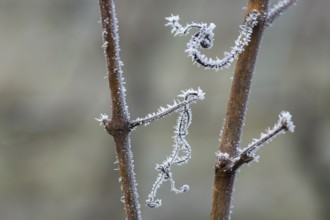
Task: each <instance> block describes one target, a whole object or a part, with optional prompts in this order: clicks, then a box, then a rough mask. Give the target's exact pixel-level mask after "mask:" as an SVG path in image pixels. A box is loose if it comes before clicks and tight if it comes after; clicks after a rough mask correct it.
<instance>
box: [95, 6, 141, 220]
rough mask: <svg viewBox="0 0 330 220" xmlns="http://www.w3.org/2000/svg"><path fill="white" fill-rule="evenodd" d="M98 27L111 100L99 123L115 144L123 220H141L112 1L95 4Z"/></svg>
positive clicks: (116, 24) (116, 25)
mask: <svg viewBox="0 0 330 220" xmlns="http://www.w3.org/2000/svg"><path fill="white" fill-rule="evenodd" d="M99 4H100V11H101V23H102V36H103V46H102V47H103V49H104V53H105V58H106V66H107V75H108V80H109V87H110V93H111V98H112V118H111V120H104V121H103V123H104V124H105V127H106V129H107V131H108V132H109V134H111V135H112V136H113V138H114V141H115V144H116V151H117V158H118V166H119V173H120V178H121V188H122V191H123V193H124V203H125V211H126V217H127V219H129V220H138V219H141V213H140V204H139V202H138V199H137V198H138V194H137V189H136V180H135V176H134V175H135V174H134V166H133V155H132V151H131V145H130V128H129V113H128V109H127V105H126V100H125V88H124V86H123V84H124V81H123V80H124V79H123V76H122V69H121V66H122V63H121V61H120V57H119V36H118V21H117V17H116V12H115V5H114V1H113V0H99Z"/></svg>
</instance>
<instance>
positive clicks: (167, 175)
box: [146, 89, 204, 208]
mask: <svg viewBox="0 0 330 220" xmlns="http://www.w3.org/2000/svg"><path fill="white" fill-rule="evenodd" d="M179 96H180V97H184V100H183V101H182V102H181V103H185V104H184V105H182V106H181V103H180V107H179V108H176V110H177V111H180V113H179V117H178V120H177V123H176V126H175V127H174V137H173V139H174V144H173V150H172V153H171V155H170V156H168V157H167V158H166V159H165V160H164V161H163V162H162V163H161V164H157V165H156V170H157V171H158V172H160V173H159V174H158V177H157V179H156V181H155V183H154V184H153V186H152V189H151V192H150V194H149V196H148V199H147V201H146V202H147V205H148V206H149V207H151V208H157V207H159V206H161V200H160V199H156V196H157V191H158V189H159V188H160V186H161V185H162V184H163V183H164V182H165V181H170V183H171V191H173V192H175V193H177V194H178V193H183V192H186V191H188V190H189V186H188V185H183V186H181V187H180V188H177V187H176V186H175V181H174V179H173V174H172V172H171V167H172V165H173V164H177V165H182V164H186V163H188V161H189V159H190V158H191V147H190V145H189V143H188V142H187V140H186V136H187V135H188V128H189V126H190V124H191V120H192V113H191V109H190V106H189V104H190V103H192V102H195V101H197V100H198V99H203V98H204V93H203V92H202V91H201V90H200V89H198V91H194V90H191V89H190V90H187V91H183V93H182V94H181V95H179ZM176 106H178V104H177V105H176ZM173 109H174V107H173V106H172V107H170V108H169V109H168V110H166V109H165V110H163V112H169V111H171V112H173V111H175V110H173Z"/></svg>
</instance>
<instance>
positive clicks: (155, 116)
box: [131, 88, 205, 128]
mask: <svg viewBox="0 0 330 220" xmlns="http://www.w3.org/2000/svg"><path fill="white" fill-rule="evenodd" d="M178 97H180V98H184V99H183V100H182V101H179V100H174V101H173V104H172V105H170V104H168V105H167V106H166V107H163V106H160V107H159V108H158V110H157V111H156V112H153V113H150V114H148V115H146V116H145V117H143V118H137V119H135V120H133V121H132V122H131V127H132V128H134V127H136V126H138V125H145V126H147V125H149V124H150V123H151V122H153V121H156V120H159V119H161V118H163V117H165V116H167V115H169V114H170V113H172V112H177V111H182V110H183V109H184V108H185V107H186V106H188V105H189V104H191V103H195V102H197V101H199V100H203V99H204V98H205V93H204V92H203V91H202V90H201V89H200V88H198V89H197V90H193V89H188V90H184V91H181V94H180V95H178ZM186 97H187V98H186Z"/></svg>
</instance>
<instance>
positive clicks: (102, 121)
mask: <svg viewBox="0 0 330 220" xmlns="http://www.w3.org/2000/svg"><path fill="white" fill-rule="evenodd" d="M95 120H96V121H98V122H100V126H102V125H105V124H106V122H107V121H108V120H109V117H108V115H107V114H102V113H101V114H100V116H99V117H98V118H95Z"/></svg>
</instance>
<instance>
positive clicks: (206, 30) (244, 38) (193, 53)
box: [165, 11, 260, 70]
mask: <svg viewBox="0 0 330 220" xmlns="http://www.w3.org/2000/svg"><path fill="white" fill-rule="evenodd" d="M259 15H260V14H259V13H258V12H257V11H253V12H250V13H249V14H248V15H247V16H246V19H245V23H244V25H241V26H240V28H241V32H240V34H239V36H238V38H237V40H236V41H235V45H234V46H233V47H232V48H231V51H230V52H225V53H224V58H222V59H219V58H216V59H212V58H208V57H206V56H205V55H204V54H202V53H201V52H200V51H199V49H201V48H205V49H210V48H212V46H213V41H214V32H213V30H214V28H215V27H216V26H215V24H213V23H210V24H209V25H208V24H206V23H191V24H187V25H186V26H182V25H181V24H180V23H179V20H180V18H179V16H178V15H177V16H174V15H172V16H170V17H166V18H165V19H166V20H167V21H168V23H166V24H165V26H170V27H172V30H171V32H172V34H174V36H177V35H179V36H184V35H187V34H188V33H189V31H190V29H192V28H197V29H199V31H198V32H196V33H195V34H193V35H192V37H191V39H190V41H189V42H188V43H187V49H186V52H187V53H188V57H192V60H194V63H197V64H199V65H202V66H204V67H205V68H206V69H214V70H220V69H223V68H228V67H229V66H230V64H231V63H232V62H233V61H234V60H235V59H236V58H237V57H238V55H239V54H240V53H242V52H243V51H244V47H245V46H247V45H248V44H249V42H250V40H251V35H252V32H253V28H254V27H255V26H256V25H257V23H258V20H257V19H258V17H259Z"/></svg>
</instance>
